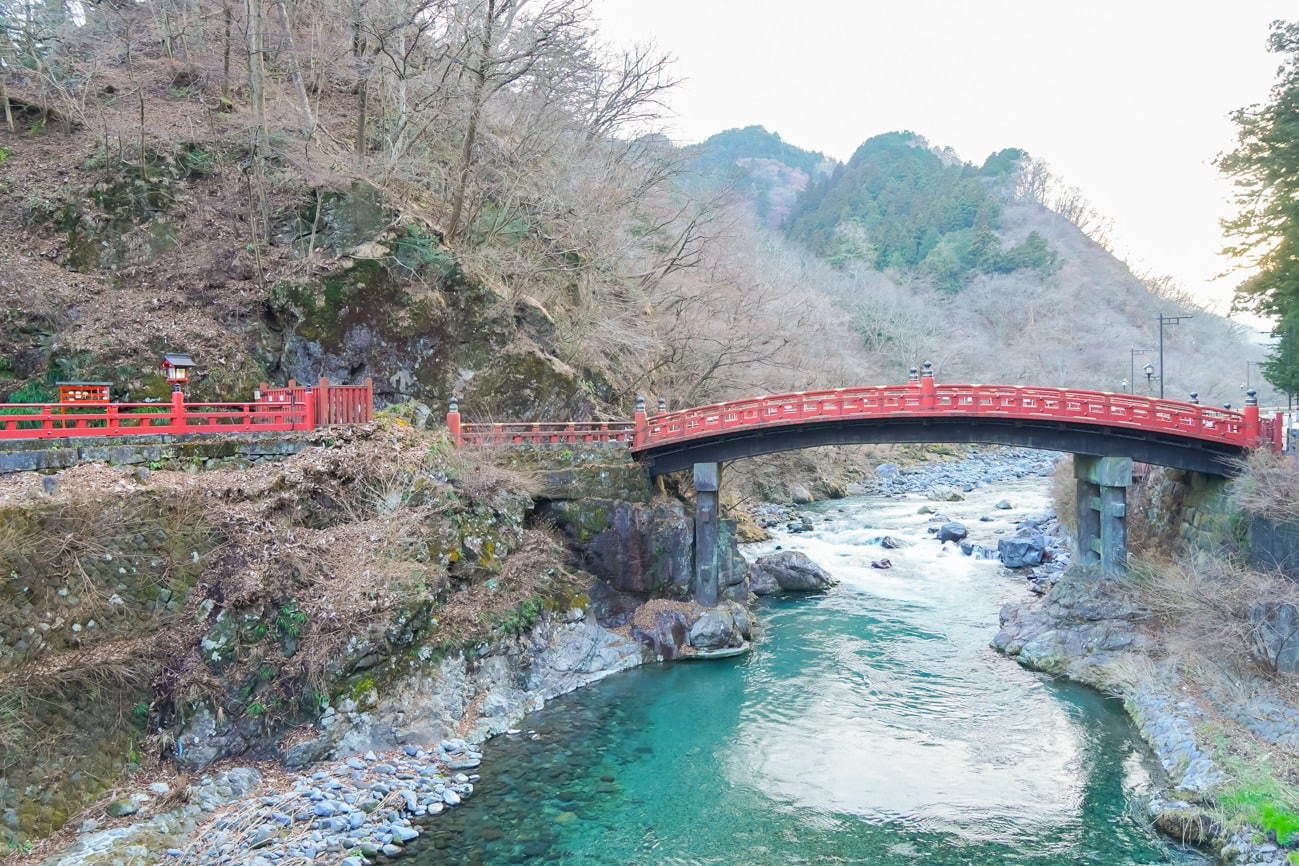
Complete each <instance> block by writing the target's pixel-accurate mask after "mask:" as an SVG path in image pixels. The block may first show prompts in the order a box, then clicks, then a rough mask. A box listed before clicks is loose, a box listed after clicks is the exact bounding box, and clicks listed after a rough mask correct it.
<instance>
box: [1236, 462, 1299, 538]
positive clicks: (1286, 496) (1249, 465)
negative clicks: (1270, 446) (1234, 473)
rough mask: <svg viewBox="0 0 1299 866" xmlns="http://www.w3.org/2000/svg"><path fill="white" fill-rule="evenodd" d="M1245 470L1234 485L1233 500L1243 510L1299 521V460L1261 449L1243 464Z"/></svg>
mask: <svg viewBox="0 0 1299 866" xmlns="http://www.w3.org/2000/svg"><path fill="white" fill-rule="evenodd" d="M1243 468H1244V469H1245V471H1244V472H1243V473H1242V474H1241V475H1240V476H1238V477H1237V479H1236V480H1235V482H1234V483H1233V485H1232V498H1233V499H1234V501H1235V502H1236V503H1237V504H1238V505H1240V507H1241V508H1243V509H1245V510H1246V511H1249V512H1252V513H1254V514H1266V515H1268V516H1269V517H1273V518H1279V519H1282V520H1296V521H1299V460H1296V459H1295V458H1294V457H1293V456H1291V455H1289V454H1274V453H1272V452H1271V451H1268V450H1266V449H1262V448H1260V449H1258V450H1256V451H1254V452H1252V453H1251V454H1250V455H1249V457H1247V458H1246V459H1245V460H1244V461H1243Z"/></svg>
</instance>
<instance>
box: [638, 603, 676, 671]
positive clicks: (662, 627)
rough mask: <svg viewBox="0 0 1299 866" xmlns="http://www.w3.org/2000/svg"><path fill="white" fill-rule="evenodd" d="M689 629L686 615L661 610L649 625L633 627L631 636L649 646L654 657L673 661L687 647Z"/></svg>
mask: <svg viewBox="0 0 1299 866" xmlns="http://www.w3.org/2000/svg"><path fill="white" fill-rule="evenodd" d="M689 628H690V626H689V621H688V620H687V618H686V615H685V613H683V612H681V611H679V610H660V611H656V612H655V613H654V616H653V618H652V621H651V623H650V624H649V625H647V626H642V625H633V626H632V629H631V636H632V638H633V639H635V640H637V641H640V642H641V643H643V644H646V645H648V646H649V648H650V650H651V651H653V653H654V655H656V656H659V657H661V658H663V659H668V660H671V659H674V658H676V657H677V656H678V655H679V654H680V652H681V647H683V646H685V645H686V635H687V634H688V632H689Z"/></svg>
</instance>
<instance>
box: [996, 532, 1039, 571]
mask: <svg viewBox="0 0 1299 866" xmlns="http://www.w3.org/2000/svg"><path fill="white" fill-rule="evenodd" d="M1045 552H1046V536H1044V535H1043V534H1042V533H1041V532H1038V531H1037V530H1035V529H1021V530H1019V531H1018V532H1016V533H1015V534H1014V535H1013V536H1011V537H1010V538H1000V539H998V540H997V553H998V554H999V555H1000V556H1001V561H1002V564H1004V565H1005V566H1006V567H1007V568H1024V567H1025V566H1030V565H1041V564H1042V555H1043V554H1044V553H1045Z"/></svg>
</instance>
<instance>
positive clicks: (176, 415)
mask: <svg viewBox="0 0 1299 866" xmlns="http://www.w3.org/2000/svg"><path fill="white" fill-rule="evenodd" d="M185 426H186V425H185V394H184V393H183V392H181V391H172V392H171V428H172V432H173V433H184V432H185Z"/></svg>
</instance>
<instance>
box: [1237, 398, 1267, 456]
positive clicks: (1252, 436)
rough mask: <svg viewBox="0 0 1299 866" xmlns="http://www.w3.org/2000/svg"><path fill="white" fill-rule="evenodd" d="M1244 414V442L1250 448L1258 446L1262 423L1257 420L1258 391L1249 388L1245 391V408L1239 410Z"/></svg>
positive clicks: (1260, 444)
mask: <svg viewBox="0 0 1299 866" xmlns="http://www.w3.org/2000/svg"><path fill="white" fill-rule="evenodd" d="M1241 414H1242V415H1244V420H1245V423H1244V427H1245V429H1244V430H1243V431H1242V432H1243V433H1244V434H1245V442H1246V444H1247V445H1248V446H1249V447H1250V448H1258V447H1260V446H1262V444H1263V425H1262V424H1260V423H1259V420H1258V392H1257V391H1255V390H1254V389H1253V388H1250V389H1249V390H1248V391H1246V392H1245V408H1244V409H1243V410H1242V412H1241Z"/></svg>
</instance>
